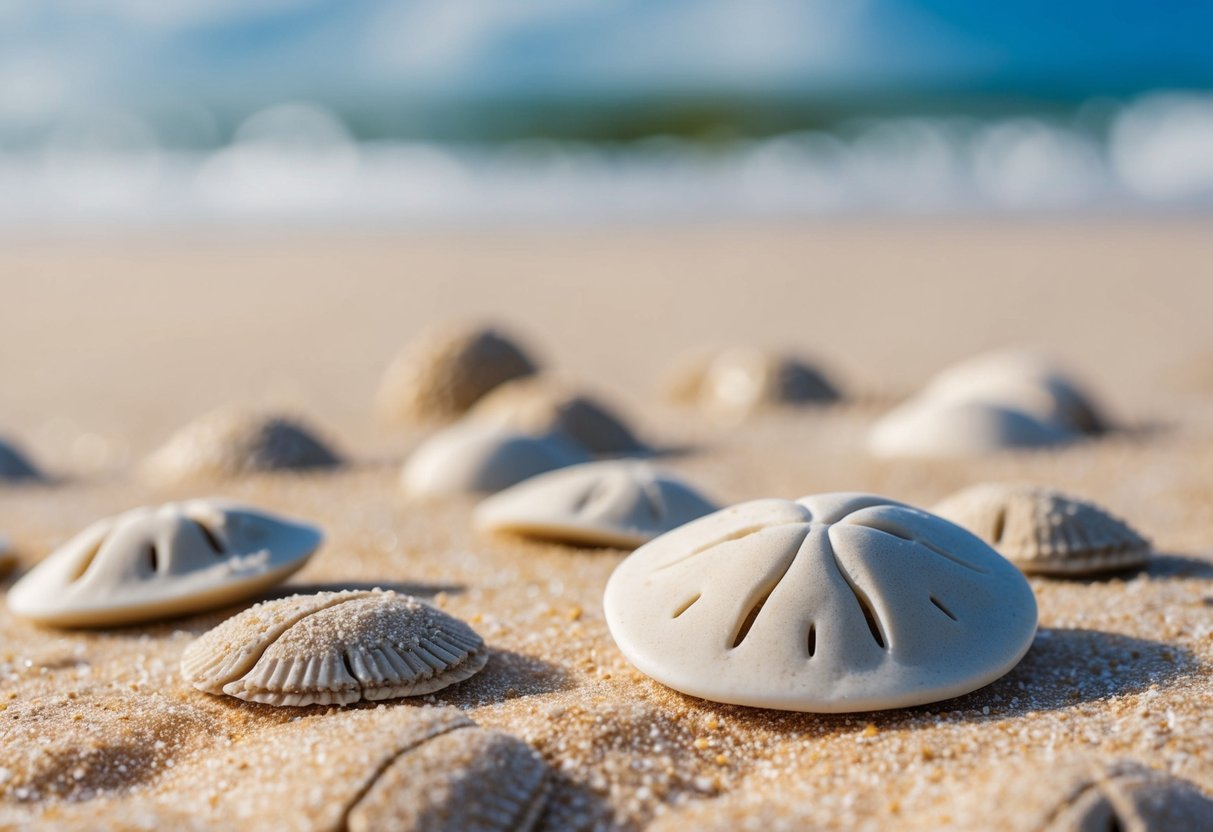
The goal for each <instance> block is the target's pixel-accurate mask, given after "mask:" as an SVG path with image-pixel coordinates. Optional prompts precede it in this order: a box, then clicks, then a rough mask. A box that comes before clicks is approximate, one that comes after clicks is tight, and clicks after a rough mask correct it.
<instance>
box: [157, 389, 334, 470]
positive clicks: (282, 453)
mask: <svg viewBox="0 0 1213 832" xmlns="http://www.w3.org/2000/svg"><path fill="white" fill-rule="evenodd" d="M340 463H341V459H340V457H339V456H338V455H337V454H336V453H335V452H334V451H333V450H331V449H330V448H329V446H328V445H326V444H325V443H324V442H323V441H322V440H321V439H319V438H318V437H317V435H316V433H315V431H313V430H312V429H311V428H310V427H308V426H307V425H306V424H305V423H303V422H302V421H300V420H298V419H294V418H291V417H287V416H282V415H278V414H274V413H265V412H261V411H258V410H250V409H245V408H240V407H224V408H220V409H218V410H214V411H212V412H210V413H207V414H206V415H204V416H202V417H200V418H198V419H196V420H195V421H193V422H191V423H189V424H188V425H186V426H185V427H183V428H182V429H181V430H179V431H177V433H175V434H173V436H172V437H170V438H169V440H168V441H167V442H166V443H165V444H164V445H163V446H161V447H160V449H159V450H157V451H156V452H155V453H153V454H152V455H151V456H150V457H149V458H148V460H147V462H146V465H145V471H146V473H147V474H148V475H149V477H151V478H152V479H155V480H161V481H178V480H191V479H224V478H229V477H239V476H243V475H247V474H251V473H256V472H260V471H281V470H306V469H316V468H332V467H334V466H336V465H339V464H340Z"/></svg>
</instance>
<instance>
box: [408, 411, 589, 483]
mask: <svg viewBox="0 0 1213 832" xmlns="http://www.w3.org/2000/svg"><path fill="white" fill-rule="evenodd" d="M589 459H590V455H589V454H588V453H587V452H586V450H585V449H584V448H582V447H581V446H580V445H578V444H577V443H575V442H573V441H572V440H571V439H568V438H566V437H564V436H562V435H561V434H558V433H557V434H550V435H547V436H531V435H528V434H524V433H515V432H514V431H510V430H505V429H503V428H499V427H496V426H494V425H481V424H476V423H473V422H463V423H460V424H458V425H452V426H451V427H449V428H446V429H444V430H442V431H439V432H438V433H436V434H434V435H433V436H431V437H430V438H429V439H427V440H426V441H425V442H423V443H422V444H421V445H420V446H419V447H418V448H417V449H416V450H415V451H413V453H412V455H411V456H410V457H409V458H408V461H406V462H405V464H404V470H403V471H402V472H401V475H400V484H401V487H402V488H403V489H404V491H405V492H406V493H408V494H411V495H414V496H438V495H450V494H479V493H491V492H494V491H500V490H502V489H503V488H509V487H510V486H511V485H514V484H515V483H519V482H522V481H523V480H525V479H528V478H530V477H533V476H535V475H536V474H542V473H544V472H545V471H553V470H555V469H557V468H564V467H566V466H568V465H576V464H578V463H581V462H588V461H589Z"/></svg>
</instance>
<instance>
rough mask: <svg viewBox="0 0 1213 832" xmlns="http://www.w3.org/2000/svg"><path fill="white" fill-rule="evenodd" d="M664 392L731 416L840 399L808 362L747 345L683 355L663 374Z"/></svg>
mask: <svg viewBox="0 0 1213 832" xmlns="http://www.w3.org/2000/svg"><path fill="white" fill-rule="evenodd" d="M666 390H667V393H668V394H669V396H670V398H672V399H674V400H675V401H682V402H687V403H695V404H698V405H699V406H701V407H703V408H704V409H705V410H708V411H710V412H717V413H720V414H724V415H729V416H736V417H741V416H745V415H747V414H749V413H752V412H754V411H756V410H759V409H762V408H764V407H775V406H780V405H797V404H813V403H827V402H834V401H837V400H838V399H839V398H840V396H839V393H838V390H837V389H836V388H835V387H834V385H833V384H831V383H830V381H829V380H828V379H827V378H826V377H825V375H824V374H823V373H822V372H821V371H820V370H819V369H817V368H816V367H814V366H813V365H812V364H809V363H808V362H806V361H803V360H801V359H799V358H796V357H794V356H790V355H784V354H782V353H776V352H770V351H766V350H760V349H756V348H752V347H735V348H731V349H725V350H719V351H713V352H701V353H696V354H693V355H690V356H685V357H683V358H681V359H680V360H679V361H678V362H677V363H676V364H675V366H674V368H673V369H672V370H671V372H670V373H669V376H668V378H667V380H666Z"/></svg>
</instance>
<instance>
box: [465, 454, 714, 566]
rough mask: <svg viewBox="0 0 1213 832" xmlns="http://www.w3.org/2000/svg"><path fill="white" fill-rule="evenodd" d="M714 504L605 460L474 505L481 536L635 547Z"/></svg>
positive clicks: (629, 464)
mask: <svg viewBox="0 0 1213 832" xmlns="http://www.w3.org/2000/svg"><path fill="white" fill-rule="evenodd" d="M715 510H716V506H714V505H712V503H710V502H708V500H707V499H706V498H704V497H703V496H701V495H700V494H699V493H698V492H697V491H695V489H694V488H692V487H691V486H690V485H688V484H687V483H685V482H683V481H682V480H679V479H677V478H675V477H674V476H672V475H670V474H667V473H664V472H662V471H660V470H658V469H657V468H655V467H653V466H652V465H650V464H648V463H647V462H637V461H632V460H611V461H606V462H589V463H586V464H584V465H574V466H572V467H570V468H562V469H560V470H557V471H550V472H548V473H546V474H540V475H539V476H537V477H532V478H531V479H529V480H526V481H525V482H521V483H519V484H518V485H515V486H513V487H512V488H507V489H506V490H505V491H502V492H501V493H499V494H496V495H494V496H492V497H489V498H488V499H487V500H485V501H484V502H482V503H481V504H480V505H479V506H478V507H477V508H476V514H475V518H474V520H475V524H476V527H477V528H478V529H480V530H481V531H486V532H509V533H513V534H520V535H525V536H528V537H536V538H541V539H549V540H561V541H567V542H571V543H582V544H586V545H590V546H618V547H621V548H634V547H636V546H639V545H640V544H642V543H646V542H648V541H649V540H652V539H653V538H654V537H657V536H658V535H660V534H664V533H665V532H668V531H670V530H671V529H673V528H676V527H678V526H681V525H682V524H684V523H689V522H690V521H692V520H694V519H696V518H697V517H702V516H703V515H705V514H711V513H712V512H713V511H715Z"/></svg>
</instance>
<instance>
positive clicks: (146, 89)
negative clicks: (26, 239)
mask: <svg viewBox="0 0 1213 832" xmlns="http://www.w3.org/2000/svg"><path fill="white" fill-rule="evenodd" d="M1210 207H1213V4H1211V3H1208V2H1190V0H1121V2H1117V3H1115V4H1108V3H1105V2H1100V1H1099V0H1071V1H1070V2H1066V3H1055V2H1044V1H1043V0H1019V1H1018V2H1009V3H973V2H966V0H818V2H812V3H807V2H797V1H796V0H748V1H746V2H743V1H742V0H665V1H664V2H640V0H618V2H610V3H606V2H592V1H591V0H560V1H559V2H553V0H494V1H493V2H479V1H478V0H391V2H389V0H176V2H162V1H161V0H0V229H9V230H11V229H14V228H17V229H21V228H29V227H34V228H41V227H46V226H51V227H62V226H65V225H66V226H73V225H74V226H84V227H88V228H95V227H101V228H105V227H110V226H114V225H118V226H145V225H187V226H196V225H199V224H204V225H238V226H242V227H243V226H247V225H248V224H249V223H254V224H256V223H265V224H284V223H285V224H298V223H324V224H326V225H330V226H331V225H333V224H334V223H349V224H352V225H357V226H365V225H366V224H368V223H385V224H389V225H391V224H396V223H401V222H406V223H410V224H414V225H416V224H426V223H434V224H446V223H467V222H472V223H482V222H502V221H505V222H514V221H522V222H531V221H540V222H543V223H567V222H598V221H602V220H610V221H620V220H622V221H630V220H640V221H647V220H650V219H654V218H675V219H701V218H722V217H723V218H734V217H769V216H806V215H807V216H818V215H824V216H838V215H842V216H846V215H855V214H860V215H870V214H873V213H875V214H906V213H910V214H957V213H965V214H967V213H970V212H973V211H978V212H988V213H995V214H1001V213H1008V212H1010V213H1022V212H1030V213H1039V212H1042V211H1045V212H1062V213H1072V212H1080V213H1090V212H1098V213H1124V212H1130V213H1134V214H1137V213H1141V212H1150V213H1157V212H1165V213H1192V212H1207V211H1208V209H1209V208H1210Z"/></svg>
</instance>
